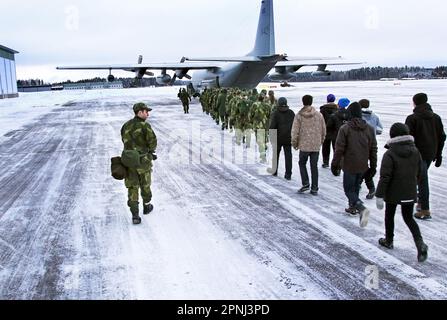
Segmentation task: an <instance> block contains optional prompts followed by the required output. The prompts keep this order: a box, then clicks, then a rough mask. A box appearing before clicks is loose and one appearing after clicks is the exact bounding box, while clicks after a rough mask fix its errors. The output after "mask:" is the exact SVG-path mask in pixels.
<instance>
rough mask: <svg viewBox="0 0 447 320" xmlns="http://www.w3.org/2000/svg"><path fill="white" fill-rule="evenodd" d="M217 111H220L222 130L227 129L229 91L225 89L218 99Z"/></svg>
mask: <svg viewBox="0 0 447 320" xmlns="http://www.w3.org/2000/svg"><path fill="white" fill-rule="evenodd" d="M217 109H218V111H219V117H220V122H221V124H222V130H225V129H226V124H227V89H223V90H222V91H221V93H220V94H219V97H218V98H217Z"/></svg>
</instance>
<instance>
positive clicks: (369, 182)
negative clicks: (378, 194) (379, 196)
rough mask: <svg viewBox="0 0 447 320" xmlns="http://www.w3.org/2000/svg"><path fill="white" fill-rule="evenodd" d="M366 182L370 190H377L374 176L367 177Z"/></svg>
mask: <svg viewBox="0 0 447 320" xmlns="http://www.w3.org/2000/svg"><path fill="white" fill-rule="evenodd" d="M365 184H366V187H367V188H368V190H369V191H373V192H374V191H375V190H376V185H375V184H374V178H370V177H366V178H365Z"/></svg>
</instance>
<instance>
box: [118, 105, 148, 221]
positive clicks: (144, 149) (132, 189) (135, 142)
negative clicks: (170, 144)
mask: <svg viewBox="0 0 447 320" xmlns="http://www.w3.org/2000/svg"><path fill="white" fill-rule="evenodd" d="M133 110H134V112H135V118H133V119H132V120H129V121H128V122H126V123H125V124H124V125H123V127H122V129H121V138H122V141H123V143H124V150H137V151H138V152H139V154H140V159H141V165H140V167H138V168H128V177H127V178H126V179H125V185H126V188H127V189H128V202H127V204H128V206H129V208H130V211H131V213H132V222H133V224H140V223H141V218H140V216H139V202H138V200H139V195H138V192H139V189H141V197H142V198H143V207H144V211H143V214H145V215H147V214H149V213H151V212H152V210H153V209H154V206H153V205H152V204H151V203H150V202H151V200H152V192H151V176H152V161H153V160H157V156H156V153H155V150H156V148H157V137H156V136H155V133H154V131H153V130H152V128H151V126H150V124H149V123H147V122H146V120H147V118H148V117H149V111H152V109H151V108H149V107H148V106H147V105H146V104H144V103H141V102H140V103H137V104H135V105H134V107H133Z"/></svg>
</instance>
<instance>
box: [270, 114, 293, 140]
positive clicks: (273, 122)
mask: <svg viewBox="0 0 447 320" xmlns="http://www.w3.org/2000/svg"><path fill="white" fill-rule="evenodd" d="M294 119H295V112H293V111H292V110H290V108H289V107H288V106H281V107H277V109H276V111H275V112H274V113H273V114H272V116H271V119H270V130H275V129H276V130H277V131H276V138H277V140H276V139H275V134H274V133H273V132H270V135H271V140H272V142H273V144H275V143H274V142H275V141H276V142H277V144H278V145H285V146H290V145H291V144H292V125H293V121H294Z"/></svg>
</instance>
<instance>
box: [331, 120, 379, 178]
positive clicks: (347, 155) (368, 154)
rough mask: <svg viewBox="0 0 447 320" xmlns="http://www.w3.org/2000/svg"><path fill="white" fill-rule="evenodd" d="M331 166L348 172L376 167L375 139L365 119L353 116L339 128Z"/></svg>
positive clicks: (364, 170) (352, 172) (361, 171)
mask: <svg viewBox="0 0 447 320" xmlns="http://www.w3.org/2000/svg"><path fill="white" fill-rule="evenodd" d="M368 160H369V167H368ZM332 166H333V167H335V168H341V169H343V171H344V172H346V173H349V174H360V173H361V174H363V173H365V172H366V171H367V170H368V168H372V169H376V168H377V140H376V136H375V134H374V131H373V129H372V128H371V127H370V126H369V125H368V124H367V123H366V121H365V120H362V119H359V118H354V119H352V120H351V121H349V122H348V123H347V124H345V125H343V126H342V127H341V128H340V132H339V133H338V137H337V141H336V143H335V153H334V159H333V160H332Z"/></svg>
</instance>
